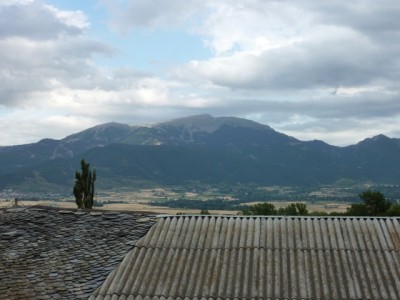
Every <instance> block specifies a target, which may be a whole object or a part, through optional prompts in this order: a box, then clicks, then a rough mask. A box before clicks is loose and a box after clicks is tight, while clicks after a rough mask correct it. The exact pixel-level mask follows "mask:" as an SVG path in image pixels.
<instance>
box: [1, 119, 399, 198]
mask: <svg viewBox="0 0 400 300" xmlns="http://www.w3.org/2000/svg"><path fill="white" fill-rule="evenodd" d="M82 158H84V159H85V160H86V161H87V162H89V163H90V165H91V166H92V167H93V168H95V169H96V172H97V177H98V181H97V185H98V187H99V188H100V189H107V188H120V187H129V186H133V185H135V184H137V183H138V182H150V183H154V184H160V185H181V184H186V183H188V182H200V183H209V184H218V183H227V184H250V183H251V184H258V185H296V186H302V185H304V186H312V185H319V184H335V183H337V182H339V181H343V180H348V181H351V182H357V183H359V182H372V183H377V184H396V183H399V182H400V168H399V163H400V139H395V138H389V137H386V136H384V135H378V136H375V137H372V138H368V139H365V140H363V141H361V142H359V143H358V144H355V145H351V146H347V147H337V146H332V145H329V144H327V143H324V142H323V141H318V140H313V141H300V140H298V139H296V138H293V137H290V136H287V135H285V134H283V133H279V132H277V131H275V130H274V129H272V128H271V127H269V126H267V125H263V124H259V123H256V122H253V121H250V120H246V119H241V118H235V117H218V118H215V117H212V116H210V115H197V116H190V117H186V118H180V119H176V120H172V121H169V122H164V123H159V124H157V125H154V126H148V127H146V126H129V125H125V124H119V123H107V124H102V125H98V126H95V127H93V128H89V129H87V130H84V131H82V132H79V133H76V134H73V135H70V136H67V137H66V138H64V139H61V140H54V139H43V140H41V141H39V142H38V143H33V144H26V145H16V146H7V147H0V189H3V190H4V189H14V190H15V189H17V190H22V191H32V192H56V191H67V190H69V189H71V187H72V185H73V182H74V174H75V171H76V170H79V161H80V160H81V159H82Z"/></svg>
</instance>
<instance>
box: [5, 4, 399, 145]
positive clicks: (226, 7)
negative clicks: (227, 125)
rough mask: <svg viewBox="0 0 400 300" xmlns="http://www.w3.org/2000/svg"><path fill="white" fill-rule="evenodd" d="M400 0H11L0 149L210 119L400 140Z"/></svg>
mask: <svg viewBox="0 0 400 300" xmlns="http://www.w3.org/2000/svg"><path fill="white" fill-rule="evenodd" d="M399 16H400V2H399V1H398V0H383V1H376V0H332V1H319V0H296V1H286V0H241V1H236V0H218V1H217V0H201V1H200V0H85V1H82V0H1V1H0V145H12V144H23V143H30V142H36V141H38V140H40V139H42V138H45V137H49V138H56V139H59V138H63V137H65V136H67V135H69V134H72V133H75V132H78V131H80V130H83V129H86V128H88V127H91V126H94V125H98V124H101V123H106V122H111V121H114V122H121V123H127V124H131V125H137V124H151V123H155V122H159V121H166V120H170V119H173V118H178V117H184V116H189V115H195V114H203V113H209V114H212V115H213V116H237V117H243V118H247V119H251V120H254V121H257V122H260V123H263V124H267V125H270V126H271V127H273V128H274V129H276V130H277V131H280V132H283V133H286V134H288V135H291V136H294V137H296V138H298V139H301V140H310V139H321V140H324V141H326V142H328V143H330V144H334V145H340V146H343V145H349V144H353V143H356V142H358V141H360V140H362V139H364V138H367V137H371V136H374V135H377V134H380V133H382V134H385V135H388V136H390V137H400V97H399V96H400V84H399V82H400V17H399Z"/></svg>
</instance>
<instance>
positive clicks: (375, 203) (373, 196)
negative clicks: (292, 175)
mask: <svg viewBox="0 0 400 300" xmlns="http://www.w3.org/2000/svg"><path fill="white" fill-rule="evenodd" d="M359 198H360V199H361V201H362V202H361V203H354V204H351V206H350V207H349V208H348V209H347V211H346V212H344V213H340V212H332V213H330V214H328V213H326V212H312V213H310V212H308V209H307V206H306V204H304V203H291V204H289V205H288V206H286V207H282V208H279V209H276V208H275V206H274V205H273V204H272V203H268V202H264V203H258V204H256V205H252V206H246V207H244V208H243V209H242V214H243V215H270V216H274V215H281V216H308V215H314V216H321V215H325V216H327V215H331V216H400V204H398V203H392V202H390V201H389V200H387V199H386V198H385V196H384V195H383V194H382V193H380V192H376V191H365V192H363V193H361V194H359Z"/></svg>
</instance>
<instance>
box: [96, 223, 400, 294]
mask: <svg viewBox="0 0 400 300" xmlns="http://www.w3.org/2000/svg"><path fill="white" fill-rule="evenodd" d="M399 253H400V224H399V218H355V217H337V218H332V217H330V218H329V217H328V218H319V217H229V216H165V217H162V218H160V219H159V220H158V222H157V224H156V225H155V226H154V227H153V228H152V229H151V230H150V231H149V232H148V234H147V235H146V236H145V237H144V238H143V239H141V240H140V241H139V242H138V244H137V245H136V247H135V248H134V249H133V250H131V251H130V252H129V253H128V254H127V256H126V257H125V258H124V260H123V261H122V263H121V264H120V265H119V267H118V268H117V269H115V270H114V271H113V272H112V273H111V274H110V275H109V276H108V277H107V279H106V280H105V282H104V283H103V285H102V286H101V287H100V288H99V289H97V290H96V292H95V293H94V295H93V296H92V297H90V299H91V300H94V299H95V300H104V299H130V300H138V299H149V300H150V299H153V300H157V299H334V300H337V299H400V255H399Z"/></svg>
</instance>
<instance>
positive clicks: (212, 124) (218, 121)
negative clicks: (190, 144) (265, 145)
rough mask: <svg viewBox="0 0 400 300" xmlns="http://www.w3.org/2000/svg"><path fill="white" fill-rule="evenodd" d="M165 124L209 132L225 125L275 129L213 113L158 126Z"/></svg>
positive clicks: (175, 120) (161, 124) (165, 123)
mask: <svg viewBox="0 0 400 300" xmlns="http://www.w3.org/2000/svg"><path fill="white" fill-rule="evenodd" d="M165 125H167V126H168V125H169V126H174V127H183V128H184V129H187V130H191V131H195V132H201V131H203V132H207V133H212V132H214V131H216V130H218V129H219V128H221V126H224V125H227V126H231V127H247V128H252V129H261V130H269V131H273V129H272V128H271V127H269V126H267V125H263V124H259V123H257V122H254V121H251V120H247V119H242V118H237V117H213V116H212V115H209V114H201V115H194V116H189V117H185V118H179V119H174V120H172V121H168V122H164V123H160V124H158V126H165Z"/></svg>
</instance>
